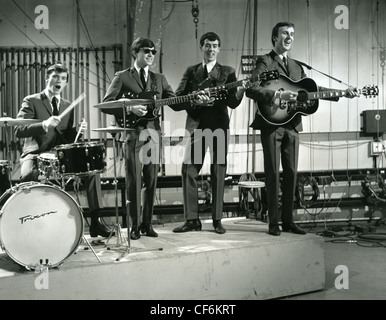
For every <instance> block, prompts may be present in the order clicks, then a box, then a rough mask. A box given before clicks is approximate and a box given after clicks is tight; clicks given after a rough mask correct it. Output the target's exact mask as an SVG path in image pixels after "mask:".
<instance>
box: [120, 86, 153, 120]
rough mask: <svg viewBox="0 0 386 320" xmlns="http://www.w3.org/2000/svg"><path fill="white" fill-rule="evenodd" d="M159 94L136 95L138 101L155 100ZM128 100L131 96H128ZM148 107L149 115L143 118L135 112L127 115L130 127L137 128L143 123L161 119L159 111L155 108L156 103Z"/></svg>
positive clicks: (142, 93) (143, 93) (144, 92)
mask: <svg viewBox="0 0 386 320" xmlns="http://www.w3.org/2000/svg"><path fill="white" fill-rule="evenodd" d="M157 93H158V92H156V91H143V92H140V93H138V94H137V95H136V99H149V100H154V97H155V95H156V94H157ZM126 98H129V99H130V98H132V97H130V96H126ZM146 106H147V113H146V114H145V115H144V116H143V117H139V116H137V115H136V114H134V113H133V112H132V113H130V114H129V115H127V120H128V121H129V126H130V127H133V126H136V125H137V124H138V123H140V122H143V121H152V120H155V119H157V118H159V117H160V114H158V110H156V108H155V103H150V104H146Z"/></svg>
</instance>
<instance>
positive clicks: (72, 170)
mask: <svg viewBox="0 0 386 320" xmlns="http://www.w3.org/2000/svg"><path fill="white" fill-rule="evenodd" d="M143 100H145V99H143ZM146 102H147V101H139V100H138V99H136V100H134V101H131V102H130V100H127V99H125V101H120V100H117V101H114V102H108V103H101V104H98V105H96V106H95V107H96V108H101V109H104V108H107V109H109V108H122V107H123V110H124V112H123V113H124V117H125V113H126V112H125V110H126V109H125V107H126V106H128V105H137V104H141V103H144V104H146ZM102 111H103V110H102ZM40 121H42V120H37V119H13V118H9V117H4V118H0V126H4V127H5V129H6V130H5V132H6V134H5V144H6V146H7V147H8V144H7V142H8V133H7V129H8V127H9V126H16V125H26V124H31V123H37V122H40ZM127 130H128V129H125V128H120V127H117V126H110V127H107V128H99V129H94V130H93V131H95V132H102V133H110V134H111V135H112V136H113V138H114V137H115V135H116V134H117V133H123V134H126V131H127ZM124 137H125V135H124ZM125 145H127V143H125ZM113 149H114V179H115V180H114V185H115V211H116V225H115V228H114V229H115V231H116V233H115V234H116V236H117V247H122V244H123V243H124V245H125V251H124V253H123V254H122V255H121V257H120V258H118V259H116V260H117V261H119V260H120V259H121V258H122V257H124V256H125V255H126V254H127V253H130V251H131V249H130V240H129V239H130V236H129V226H130V222H129V223H128V224H127V226H128V237H127V241H123V240H125V239H124V237H123V236H122V231H121V228H120V224H119V220H118V219H119V217H118V197H117V195H118V190H117V173H116V163H115V161H116V160H115V158H116V150H115V143H113ZM105 156H106V152H105V146H104V144H103V143H97V142H89V143H73V144H64V145H58V146H56V147H55V148H54V150H52V151H50V152H46V153H41V154H40V155H39V156H37V159H36V161H37V166H38V170H39V173H40V175H42V176H44V180H43V183H41V182H23V183H20V184H17V185H16V186H12V179H11V174H10V172H11V171H12V168H11V161H10V160H9V159H8V160H1V161H0V167H1V170H0V173H1V176H0V178H1V179H4V180H6V179H8V181H7V182H6V183H7V185H8V182H9V188H8V189H7V190H6V191H5V192H4V193H3V194H2V195H1V196H0V246H1V248H2V249H3V250H4V251H5V252H6V253H7V254H8V256H9V257H10V258H11V259H12V260H14V261H15V262H16V263H17V264H19V265H20V266H22V267H25V268H26V269H27V270H35V269H37V268H42V266H43V267H46V268H53V267H58V266H60V265H61V264H63V262H64V261H65V260H66V259H67V258H68V257H69V256H71V255H72V254H73V253H75V251H76V250H77V249H78V246H79V245H80V243H81V241H82V239H83V241H85V242H86V243H87V244H88V246H89V247H90V249H91V250H92V252H93V253H94V255H95V257H96V258H97V259H98V261H99V262H101V260H100V259H99V257H98V256H97V254H96V253H95V251H94V250H93V248H92V247H91V245H90V243H89V242H88V241H87V239H86V238H85V237H84V235H83V227H84V221H83V212H82V209H81V207H80V206H79V204H78V203H77V202H76V201H75V199H74V198H73V197H72V196H71V195H70V194H68V193H67V192H66V191H65V190H64V188H63V186H64V185H65V184H64V180H65V179H67V178H70V179H71V178H72V177H82V176H84V175H89V174H94V173H98V172H99V173H100V172H104V171H105V166H106V163H105V161H104V160H105ZM8 158H9V152H8ZM50 179H61V180H62V183H63V185H62V187H59V186H57V185H54V184H52V183H49V181H50ZM128 203H129V201H128V202H127V203H126V205H127V204H128ZM126 216H127V219H128V220H129V219H130V215H129V213H128V212H127V215H126ZM113 231H114V230H112V232H111V233H110V236H109V238H108V239H107V242H106V245H107V244H108V241H109V240H110V238H111V236H112V234H113Z"/></svg>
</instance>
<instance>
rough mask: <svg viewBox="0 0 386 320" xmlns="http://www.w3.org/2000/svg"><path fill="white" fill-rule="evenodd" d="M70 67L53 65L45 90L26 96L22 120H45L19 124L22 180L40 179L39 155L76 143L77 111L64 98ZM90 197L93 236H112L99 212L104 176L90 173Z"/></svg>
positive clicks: (91, 233) (17, 131)
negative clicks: (22, 141)
mask: <svg viewBox="0 0 386 320" xmlns="http://www.w3.org/2000/svg"><path fill="white" fill-rule="evenodd" d="M68 75H69V73H68V70H67V68H66V67H65V66H64V65H62V64H54V65H51V66H50V67H49V68H47V70H46V75H45V78H46V88H45V89H44V91H43V92H40V93H36V94H32V95H29V96H27V97H25V98H24V99H23V102H22V106H21V109H20V111H19V113H18V115H17V118H18V119H42V121H41V122H36V123H32V124H26V125H18V126H15V135H16V137H17V138H24V144H23V152H22V155H21V157H20V168H21V172H20V173H21V178H20V181H21V182H27V181H39V170H38V165H37V157H38V156H39V154H41V153H44V152H47V151H50V150H52V149H53V148H54V147H55V146H57V145H60V144H68V143H72V142H74V140H75V138H76V136H77V133H78V132H77V130H76V128H75V127H74V111H73V110H72V111H71V112H68V113H65V115H63V116H60V115H61V114H63V112H64V110H65V109H66V108H68V107H69V106H70V102H69V101H67V100H65V99H63V98H62V97H61V92H62V91H63V89H64V88H65V87H66V85H67V82H68ZM86 129H87V123H85V122H82V123H81V124H80V125H79V132H84V131H85V130H86ZM85 184H86V191H87V200H88V205H89V210H90V216H91V225H90V235H91V237H97V236H101V237H109V236H110V230H109V229H108V228H107V227H106V226H105V225H104V224H102V223H101V222H100V219H99V213H100V212H99V211H100V209H101V208H102V207H103V204H102V197H101V187H100V186H101V183H100V175H99V174H98V173H97V174H93V175H89V176H88V177H87V179H86V180H85Z"/></svg>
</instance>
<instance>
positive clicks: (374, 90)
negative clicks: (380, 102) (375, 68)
mask: <svg viewBox="0 0 386 320" xmlns="http://www.w3.org/2000/svg"><path fill="white" fill-rule="evenodd" d="M378 93H379V89H378V86H374V85H373V86H365V87H363V89H362V90H361V91H360V94H361V95H364V96H365V97H366V98H375V97H377V96H378Z"/></svg>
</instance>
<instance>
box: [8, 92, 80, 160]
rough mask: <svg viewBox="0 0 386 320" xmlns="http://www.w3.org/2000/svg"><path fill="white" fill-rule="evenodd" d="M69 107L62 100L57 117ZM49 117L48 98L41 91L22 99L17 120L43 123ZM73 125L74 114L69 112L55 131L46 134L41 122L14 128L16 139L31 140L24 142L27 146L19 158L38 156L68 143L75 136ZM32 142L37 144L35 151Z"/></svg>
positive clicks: (50, 108) (50, 113)
mask: <svg viewBox="0 0 386 320" xmlns="http://www.w3.org/2000/svg"><path fill="white" fill-rule="evenodd" d="M69 105H70V102H69V101H67V100H65V99H63V98H62V99H61V100H60V105H59V115H60V114H62V113H63V112H64V110H65V109H67V107H68V106H69ZM51 116H52V107H51V104H50V101H49V99H48V97H47V96H46V94H45V93H44V91H43V92H41V93H36V94H33V95H30V96H27V97H25V98H24V100H23V102H22V106H21V109H20V111H19V113H18V115H17V118H21V119H40V120H42V121H43V120H46V119H48V118H49V117H51ZM73 124H74V113H73V112H70V113H69V114H67V115H66V116H64V117H63V119H62V120H61V121H60V123H59V125H58V126H57V127H56V130H54V129H50V130H48V132H46V131H45V130H44V128H43V126H42V123H41V122H37V123H33V124H28V125H20V126H16V127H15V134H16V136H17V137H18V138H29V137H32V138H33V140H32V141H28V142H26V143H27V145H25V146H24V149H23V154H22V155H21V156H22V157H24V156H25V155H27V154H28V153H34V154H39V153H41V152H45V151H47V150H51V148H53V147H54V146H55V145H58V144H61V143H70V142H71V140H72V141H73V140H74V139H75V136H76V131H75V130H74V128H73ZM34 141H35V142H36V143H37V147H38V149H35V146H36V145H35V146H33V147H32V144H35V142H34ZM31 151H32V152H31Z"/></svg>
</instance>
